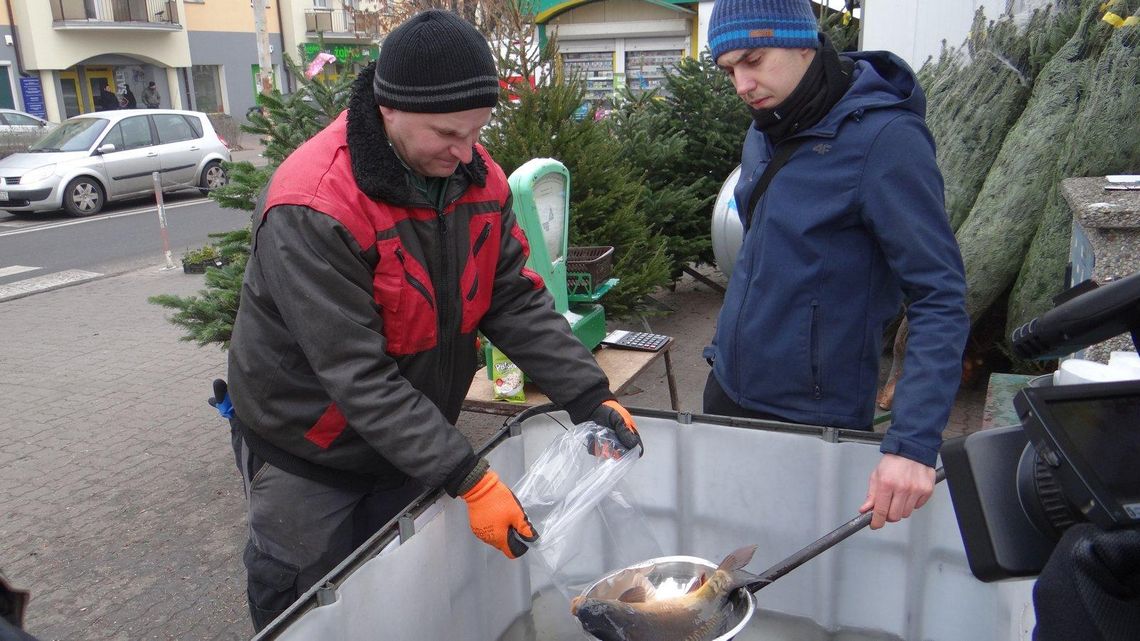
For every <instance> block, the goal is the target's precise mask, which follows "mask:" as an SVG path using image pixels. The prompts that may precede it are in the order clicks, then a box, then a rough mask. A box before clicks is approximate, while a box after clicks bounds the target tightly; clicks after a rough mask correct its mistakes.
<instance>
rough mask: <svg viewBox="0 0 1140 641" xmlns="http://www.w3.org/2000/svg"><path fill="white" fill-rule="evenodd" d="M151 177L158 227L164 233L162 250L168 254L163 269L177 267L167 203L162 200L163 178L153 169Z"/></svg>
mask: <svg viewBox="0 0 1140 641" xmlns="http://www.w3.org/2000/svg"><path fill="white" fill-rule="evenodd" d="M150 178H151V180H153V181H154V202H155V204H157V205H158V228H159V229H160V230H161V234H162V251H163V252H164V253H165V254H166V267H163V269H164V270H165V269H175V266H174V259H173V258H172V257H171V255H170V234H168V233H167V232H166V204H165V203H164V202H163V200H162V179H161V178H159V176H158V172H157V171H152V172H151V173H150Z"/></svg>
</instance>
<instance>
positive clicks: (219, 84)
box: [0, 0, 376, 121]
mask: <svg viewBox="0 0 1140 641" xmlns="http://www.w3.org/2000/svg"><path fill="white" fill-rule="evenodd" d="M258 1H261V2H264V3H265V13H266V31H267V32H268V39H269V52H270V57H271V60H272V64H273V77H274V82H275V84H276V86H277V87H278V88H279V89H281V90H282V91H284V92H289V91H291V90H292V89H293V88H294V87H295V84H296V83H295V80H294V79H292V78H290V77H289V76H288V74H287V73H286V69H285V66H284V64H283V57H282V53H283V52H289V55H290V56H291V57H292V58H293V60H295V61H298V62H301V63H305V62H307V61H308V60H310V59H312V58H313V56H314V55H315V54H316V53H317V52H318V51H320V50H322V49H323V50H325V51H331V52H332V53H333V54H334V55H337V57H338V59H339V60H340V61H345V62H338V63H337V64H336V65H333V66H331V67H330V68H328V69H327V70H326V71H325V73H328V74H336V73H342V72H346V71H352V70H353V69H356V68H359V67H360V66H361V65H362V64H367V63H368V62H369V61H370V60H371V59H374V58H375V55H376V47H375V45H374V44H373V40H374V38H375V33H373V32H369V31H366V30H365V29H364V28H363V26H364V24H363V23H364V20H362V19H361V15H362V14H361V13H360V12H359V9H358V8H357V6H358V5H360V4H361V3H366V2H367V1H368V0H258ZM0 37H2V38H3V46H2V47H0V107H9V108H16V109H21V110H24V111H28V112H29V113H34V114H36V115H40V116H42V117H45V118H48V119H50V120H55V121H60V120H63V119H65V118H68V117H70V116H74V115H77V114H81V113H87V112H91V111H96V110H98V109H99V108H100V106H101V103H100V98H101V97H103V90H104V88H107V90H109V91H110V92H112V93H115V94H118V95H122V94H124V93H125V91H126V89H127V88H128V87H129V88H130V90H131V93H132V94H133V95H134V96H135V99H136V101H137V102H138V106H140V107H141V106H142V104H141V101H142V93H143V90H144V89H145V88H146V87H147V85H148V84H149V83H150V82H154V83H155V85H156V87H157V88H158V91H159V94H160V97H161V98H160V104H161V106H163V107H173V108H179V109H194V110H198V111H206V112H225V113H229V114H231V115H233V116H234V117H236V118H238V119H244V117H245V115H246V113H247V111H248V110H249V109H250V108H252V107H253V106H254V105H255V96H256V94H257V76H258V72H259V69H260V68H259V65H258V55H257V38H256V33H255V29H254V9H253V3H252V1H251V0H5V2H4V6H2V7H0Z"/></svg>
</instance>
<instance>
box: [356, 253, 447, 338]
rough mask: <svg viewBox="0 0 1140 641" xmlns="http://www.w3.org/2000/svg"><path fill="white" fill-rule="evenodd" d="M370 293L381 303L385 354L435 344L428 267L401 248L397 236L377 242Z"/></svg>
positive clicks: (434, 319)
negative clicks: (386, 344) (386, 343)
mask: <svg viewBox="0 0 1140 641" xmlns="http://www.w3.org/2000/svg"><path fill="white" fill-rule="evenodd" d="M376 250H377V254H378V259H377V263H376V269H375V272H374V273H373V278H372V295H373V297H374V299H375V300H376V303H377V305H379V306H380V315H381V318H382V319H383V321H384V328H383V330H382V331H383V334H384V338H385V339H387V341H388V349H387V351H388V353H389V354H393V355H405V354H414V353H416V352H422V351H425V350H428V349H431V348H433V347H435V345H436V341H437V336H438V334H437V331H438V330H437V327H436V309H435V296H434V294H433V292H432V289H431V279H430V278H429V277H428V274H427V270H425V269H424V267H423V265H421V264H420V263H419V262H418V261H416V260H415V258H413V257H412V256H410V255H409V254H408V253H407V252H406V251H404V248H403V244H402V243H401V242H400V239H399V238H386V239H384V240H380V241H378V242H377V243H376Z"/></svg>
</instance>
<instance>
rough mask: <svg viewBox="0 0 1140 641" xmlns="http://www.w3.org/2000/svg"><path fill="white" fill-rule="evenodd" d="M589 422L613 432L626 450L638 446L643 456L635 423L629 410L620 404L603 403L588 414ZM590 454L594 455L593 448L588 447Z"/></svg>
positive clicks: (643, 448) (642, 445)
mask: <svg viewBox="0 0 1140 641" xmlns="http://www.w3.org/2000/svg"><path fill="white" fill-rule="evenodd" d="M590 420H591V421H593V422H595V423H597V424H598V425H600V426H602V427H608V428H610V429H611V430H613V433H614V436H616V437H617V440H618V442H619V443H621V445H622V447H624V448H625V449H626V450H632V449H633V448H635V447H637V446H639V445H640V446H641V453H642V454H645V445H644V444H643V443H642V442H641V436H639V435H638V433H637V423H635V422H634V421H633V417H632V416H630V414H629V410H627V409H625V408H624V407H622V406H621V403H618V402H617V401H612V400H611V401H605V402H604V403H602V404H601V405H599V406H597V407H595V408H594V411H593V412H591V413H590ZM591 444H592V442H591ZM590 453H591V454H595V451H594V448H593V447H590Z"/></svg>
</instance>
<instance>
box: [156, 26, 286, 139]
mask: <svg viewBox="0 0 1140 641" xmlns="http://www.w3.org/2000/svg"><path fill="white" fill-rule="evenodd" d="M271 38H272V41H274V43H275V46H274V47H273V54H272V55H271V57H272V59H273V67H274V69H275V70H276V72H277V82H278V87H279V88H280V85H281V67H282V64H281V48H280V44H279V43H280V40H279V39H278V38H277V36H276V34H274V35H273V36H271ZM190 58H191V59H192V60H193V61H194V64H195V65H219V66H221V67H222V69H221V73H222V78H221V81H222V92H223V93H222V105H223V108H224V110H225V111H226V112H227V113H229V114H230V115H231V116H233V117H234V118H237V119H239V120H241V119H244V117H245V112H246V110H247V109H249V108H250V107H252V106H254V104H255V102H254V81H253V71H252V69H253V65H256V64H257V42H256V40H255V36H254V34H253V32H252V31H250V32H247V33H232V32H211V31H199V32H193V33H191V34H190ZM180 75H182V74H180ZM186 76H190V74H189V73H187V74H184V75H182V77H181V78H179V83H180V85H181V88H182V90H183V92H185V91H186V90H187V86H186ZM190 84H191V85H192V84H193V80H192V78H191V80H190ZM189 93H190V95H193V93H194V92H193V88H192V87H191V88H190V92H189ZM187 108H190V106H187ZM195 108H196V107H195Z"/></svg>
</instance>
